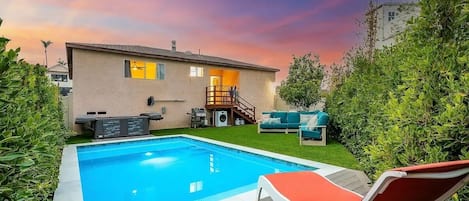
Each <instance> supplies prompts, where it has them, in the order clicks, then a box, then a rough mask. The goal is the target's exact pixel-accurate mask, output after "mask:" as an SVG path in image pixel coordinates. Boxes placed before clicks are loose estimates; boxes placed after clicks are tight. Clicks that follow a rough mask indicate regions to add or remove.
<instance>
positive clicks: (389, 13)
mask: <svg viewBox="0 0 469 201" xmlns="http://www.w3.org/2000/svg"><path fill="white" fill-rule="evenodd" d="M396 15H397V14H396V12H394V11H391V12H388V21H391V20H393V19H394V18H395V17H396Z"/></svg>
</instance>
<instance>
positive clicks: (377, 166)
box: [327, 0, 469, 200]
mask: <svg viewBox="0 0 469 201" xmlns="http://www.w3.org/2000/svg"><path fill="white" fill-rule="evenodd" d="M419 5H420V8H421V13H420V16H419V17H418V18H416V19H415V20H414V21H413V22H412V24H411V25H410V28H409V29H408V30H407V31H406V32H404V33H403V34H402V36H401V37H400V38H399V42H398V43H397V44H396V45H395V46H393V47H390V48H386V49H384V50H382V51H378V52H376V54H375V56H374V58H373V62H369V61H367V59H366V58H363V57H362V56H361V55H358V56H356V57H353V59H355V62H354V72H353V73H352V74H351V75H350V76H349V77H347V78H346V79H344V82H343V84H342V85H341V86H340V87H338V88H337V89H336V90H335V91H334V92H332V93H331V95H330V96H329V98H328V102H327V110H328V111H329V112H330V113H331V118H332V122H333V123H334V124H333V126H336V127H337V128H338V130H340V131H341V133H340V137H341V139H342V140H343V142H344V143H345V144H346V145H347V147H349V148H350V149H351V150H352V151H353V152H354V153H355V154H356V155H357V156H358V157H359V160H360V162H361V163H362V165H363V167H364V168H365V170H366V171H367V172H368V173H369V174H370V175H371V176H372V178H374V179H376V178H377V177H378V176H379V175H380V174H381V173H382V172H383V171H384V170H386V169H390V168H393V167H400V166H409V165H416V164H422V163H431V162H438V161H448V160H457V159H469V150H468V149H469V148H468V147H469V67H468V62H469V24H468V23H467V22H468V21H469V5H468V4H467V1H463V0H448V1H438V0H422V1H420V2H419ZM460 196H462V198H461V199H462V200H464V199H468V198H467V197H465V196H467V195H463V194H461V195H460Z"/></svg>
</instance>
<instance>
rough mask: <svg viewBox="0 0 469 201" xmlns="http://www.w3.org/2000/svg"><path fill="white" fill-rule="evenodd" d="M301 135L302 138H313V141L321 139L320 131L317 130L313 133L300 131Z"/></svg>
mask: <svg viewBox="0 0 469 201" xmlns="http://www.w3.org/2000/svg"><path fill="white" fill-rule="evenodd" d="M301 135H302V136H303V138H313V139H317V140H320V139H321V130H320V129H317V130H314V131H309V130H303V129H301Z"/></svg>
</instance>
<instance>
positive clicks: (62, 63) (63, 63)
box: [57, 58, 67, 66]
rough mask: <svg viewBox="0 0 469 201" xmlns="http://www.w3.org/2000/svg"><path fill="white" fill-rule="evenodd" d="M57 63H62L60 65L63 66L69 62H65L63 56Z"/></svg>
mask: <svg viewBox="0 0 469 201" xmlns="http://www.w3.org/2000/svg"><path fill="white" fill-rule="evenodd" d="M57 63H58V64H60V65H62V66H65V65H67V62H65V61H64V60H62V58H59V59H58V60H57Z"/></svg>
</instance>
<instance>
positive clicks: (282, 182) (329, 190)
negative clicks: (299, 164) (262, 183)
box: [265, 171, 362, 201]
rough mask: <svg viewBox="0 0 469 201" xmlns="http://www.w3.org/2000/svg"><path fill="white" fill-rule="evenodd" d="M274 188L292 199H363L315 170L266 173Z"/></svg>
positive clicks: (317, 200)
mask: <svg viewBox="0 0 469 201" xmlns="http://www.w3.org/2000/svg"><path fill="white" fill-rule="evenodd" d="M265 177H266V178H267V179H268V180H269V181H270V183H271V184H272V185H273V186H274V188H275V189H276V190H277V191H278V192H280V193H281V194H282V195H283V196H284V197H286V198H288V199H289V200H291V201H311V200H315V201H329V200H330V201H337V200H347V201H355V200H357V201H358V200H361V199H362V197H360V196H359V195H357V194H355V193H353V192H351V191H348V190H347V189H344V188H341V187H339V186H337V185H335V184H333V183H331V182H330V181H329V180H327V179H326V178H324V177H322V176H320V175H318V174H316V173H314V172H308V171H304V172H287V173H277V174H270V175H265Z"/></svg>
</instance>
